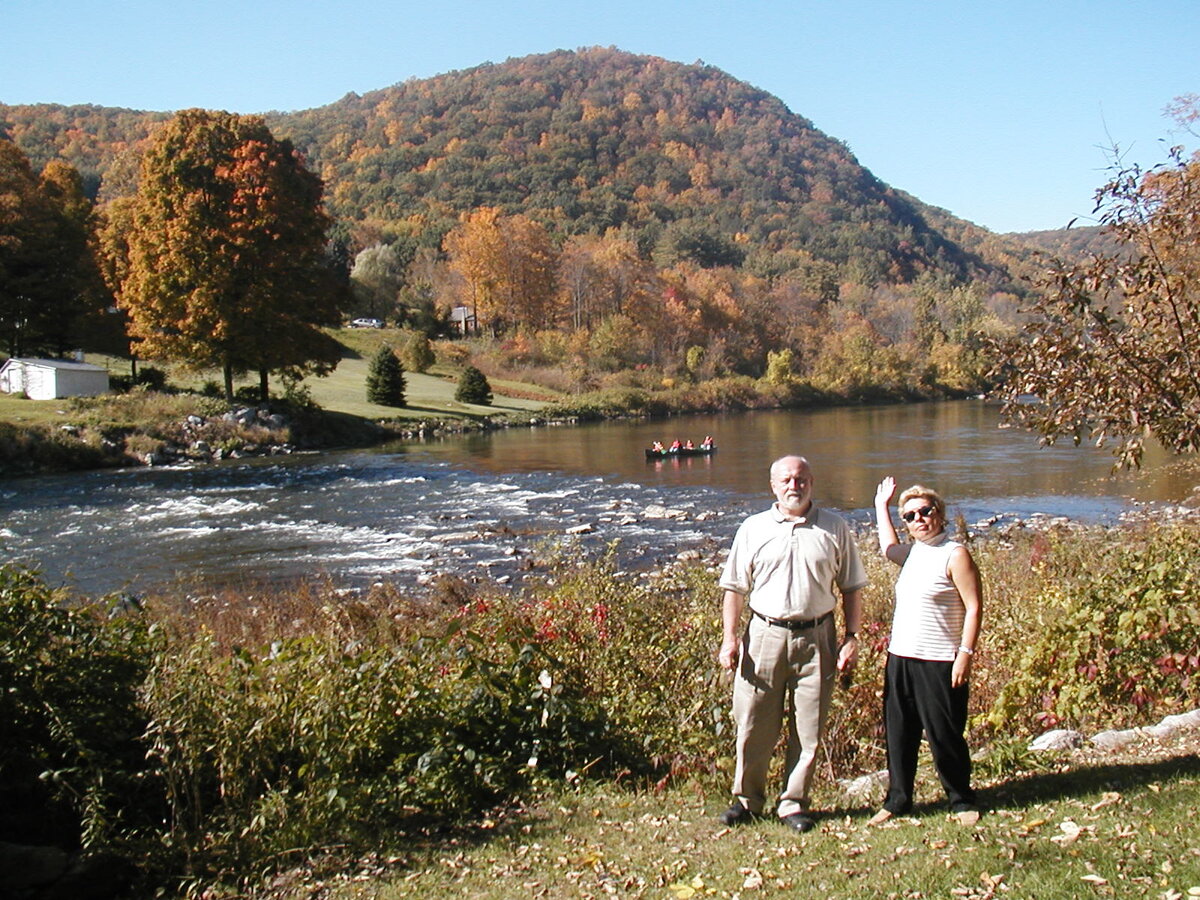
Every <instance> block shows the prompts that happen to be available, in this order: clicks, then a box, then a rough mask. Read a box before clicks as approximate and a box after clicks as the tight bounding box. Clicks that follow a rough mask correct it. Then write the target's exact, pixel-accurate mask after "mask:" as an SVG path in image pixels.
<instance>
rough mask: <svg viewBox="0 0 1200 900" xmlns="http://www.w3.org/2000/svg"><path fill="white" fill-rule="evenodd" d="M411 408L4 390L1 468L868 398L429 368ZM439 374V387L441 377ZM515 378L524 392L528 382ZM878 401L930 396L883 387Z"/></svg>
mask: <svg viewBox="0 0 1200 900" xmlns="http://www.w3.org/2000/svg"><path fill="white" fill-rule="evenodd" d="M422 378H424V380H423V381H417V382H416V386H417V387H418V389H417V390H415V391H414V390H410V391H409V394H408V396H407V405H406V407H405V408H404V410H403V415H399V414H398V415H395V416H370V417H368V416H364V415H360V414H356V413H351V412H346V411H343V410H338V409H325V408H322V407H320V406H318V405H317V404H315V403H314V402H312V400H311V398H309V397H307V396H302V397H300V398H299V399H295V398H288V397H284V398H281V399H275V400H271V401H269V402H267V403H264V404H232V405H231V404H227V403H225V402H224V401H221V400H218V399H215V398H213V397H211V396H207V395H204V394H196V393H192V392H187V391H176V392H161V391H153V390H146V389H143V388H135V389H133V390H131V391H130V392H129V393H126V394H110V395H106V396H103V397H96V398H72V399H69V400H61V401H31V400H20V399H15V398H12V397H9V396H3V397H0V477H12V476H18V475H30V474H46V473H51V472H70V471H84V470H89V469H100V468H113V467H124V466H139V465H144V466H156V465H172V464H189V463H190V464H201V463H207V462H215V461H219V460H223V459H238V458H246V457H261V456H277V455H288V454H291V453H294V452H296V451H298V450H305V451H313V450H318V451H319V450H331V449H338V448H358V447H371V446H376V445H379V444H383V443H387V442H389V441H399V440H411V441H422V440H428V439H436V438H442V437H447V436H453V435H462V434H470V433H472V432H481V431H495V430H502V429H506V428H514V427H539V426H547V425H569V424H578V423H581V422H596V421H604V420H614V419H643V420H652V419H667V418H671V417H673V416H680V415H695V414H699V413H717V412H730V411H745V410H763V409H793V410H806V409H821V408H829V407H834V406H839V405H846V406H861V405H862V404H863V402H864V398H861V397H857V398H852V397H842V396H836V395H832V394H828V393H822V392H818V391H815V390H813V389H811V388H810V387H808V386H807V385H804V384H803V383H799V382H797V383H794V384H782V385H781V384H775V383H768V382H764V381H761V380H755V379H751V378H747V377H726V378H719V379H713V380H711V381H706V382H701V383H698V384H694V385H688V386H686V387H684V388H673V389H669V390H660V391H647V390H642V389H620V390H610V391H602V392H594V393H589V394H582V395H579V396H577V397H572V398H563V399H559V400H555V401H530V400H529V399H528V397H526V396H522V397H519V398H517V401H516V402H514V403H512V404H509V403H506V402H505V400H504V397H503V396H498V397H497V400H496V402H495V404H494V406H492V407H485V406H478V405H472V404H464V403H448V402H446V401H445V399H444V397H443V394H444V381H445V379H438V378H430V377H428V376H422ZM430 386H432V387H430ZM508 389H510V390H515V391H517V393H518V394H523V393H525V392H523V391H522V390H521V389H520V388H519V387H516V386H509V388H508ZM870 399H872V400H874V401H875V402H883V403H900V402H911V401H914V400H928V399H930V398H927V397H909V396H892V395H881V396H880V397H877V398H876V397H872V398H870Z"/></svg>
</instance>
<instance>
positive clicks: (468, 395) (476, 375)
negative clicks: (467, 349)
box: [454, 366, 492, 406]
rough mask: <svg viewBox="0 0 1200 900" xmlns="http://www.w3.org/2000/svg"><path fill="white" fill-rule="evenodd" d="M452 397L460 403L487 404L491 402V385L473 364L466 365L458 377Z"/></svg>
mask: <svg viewBox="0 0 1200 900" xmlns="http://www.w3.org/2000/svg"><path fill="white" fill-rule="evenodd" d="M454 399H455V400H457V401H459V402H460V403H478V404H479V405H481V406H489V405H491V402H492V386H491V385H490V384H488V380H487V376H486V375H484V374H483V373H482V372H480V371H479V370H478V369H477V368H475V367H474V366H467V367H466V369H464V370H463V373H462V375H461V376H459V379H458V388H457V389H456V390H455V391H454Z"/></svg>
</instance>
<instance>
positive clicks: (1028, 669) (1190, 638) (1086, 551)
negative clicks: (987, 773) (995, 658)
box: [988, 526, 1200, 730]
mask: <svg viewBox="0 0 1200 900" xmlns="http://www.w3.org/2000/svg"><path fill="white" fill-rule="evenodd" d="M1047 553H1048V554H1049V558H1048V559H1047V561H1045V562H1043V563H1042V566H1043V576H1044V577H1043V580H1042V583H1041V585H1040V586H1039V589H1038V591H1037V593H1036V594H1035V596H1034V598H1033V601H1032V602H1033V604H1034V609H1035V610H1036V618H1037V621H1036V626H1035V627H1034V628H1032V629H1030V631H1029V632H1028V634H1027V635H1026V640H1025V641H1024V642H1023V644H1021V645H1018V646H1014V647H1012V648H1011V651H1012V653H1013V655H1014V657H1015V658H1016V660H1017V662H1016V665H1015V671H1014V672H1013V676H1012V678H1011V680H1010V681H1009V682H1008V683H1007V684H1006V685H1005V687H1004V688H1003V690H1002V691H1001V693H1000V696H999V698H998V700H997V703H996V705H995V707H994V708H993V709H992V711H991V714H990V715H989V717H988V721H989V723H990V724H991V725H993V726H996V727H1000V726H1004V727H1011V726H1012V725H1016V726H1018V727H1024V728H1032V729H1038V730H1041V729H1045V728H1051V727H1056V726H1059V725H1068V726H1071V727H1076V728H1083V727H1087V726H1098V725H1102V726H1104V727H1118V726H1121V725H1129V724H1134V723H1137V722H1140V721H1145V719H1146V717H1147V716H1159V715H1162V714H1166V713H1177V712H1181V711H1183V710H1184V709H1185V708H1187V709H1191V708H1194V707H1196V706H1197V705H1200V544H1198V543H1197V541H1196V535H1195V531H1194V530H1193V529H1187V528H1182V527H1179V526H1161V527H1148V528H1147V529H1146V530H1145V531H1143V532H1141V533H1139V532H1135V531H1134V530H1132V529H1123V530H1122V531H1121V532H1120V536H1119V537H1117V538H1114V537H1113V536H1112V535H1102V536H1097V535H1095V534H1074V533H1073V534H1071V535H1070V536H1069V537H1068V538H1066V539H1055V540H1053V541H1052V542H1051V543H1049V544H1048V547H1047ZM1051 572H1053V575H1051Z"/></svg>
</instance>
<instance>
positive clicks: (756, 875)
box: [742, 869, 763, 891]
mask: <svg viewBox="0 0 1200 900" xmlns="http://www.w3.org/2000/svg"><path fill="white" fill-rule="evenodd" d="M762 886H763V877H762V872H760V871H758V869H747V870H746V879H745V881H743V882H742V887H743V888H744V889H745V890H747V891H753V890H757V889H758V888H760V887H762Z"/></svg>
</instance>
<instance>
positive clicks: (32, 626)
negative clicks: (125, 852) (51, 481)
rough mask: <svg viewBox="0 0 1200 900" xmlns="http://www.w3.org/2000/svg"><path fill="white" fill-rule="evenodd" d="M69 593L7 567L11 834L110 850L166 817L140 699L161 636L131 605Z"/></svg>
mask: <svg viewBox="0 0 1200 900" xmlns="http://www.w3.org/2000/svg"><path fill="white" fill-rule="evenodd" d="M66 600H67V598H66V597H65V596H64V595H63V594H62V593H61V592H59V591H55V590H52V589H50V588H48V587H47V586H46V585H45V584H44V583H43V582H42V580H41V579H40V578H39V577H38V576H37V575H36V574H35V573H33V572H30V571H28V570H25V569H22V568H20V567H17V566H12V565H5V566H0V684H3V685H4V690H3V692H0V721H3V722H4V739H3V740H2V741H0V808H3V809H4V813H5V815H4V822H5V826H6V829H7V833H5V834H3V839H4V840H10V841H11V840H16V841H18V842H21V843H38V842H44V843H53V844H58V845H60V846H65V847H73V846H79V845H82V846H84V847H88V848H100V847H104V846H109V847H111V846H114V845H120V844H122V843H127V842H128V841H130V840H132V839H133V838H134V837H135V836H137V835H138V834H139V833H141V832H142V830H143V829H146V828H148V827H149V826H150V825H151V824H152V823H153V822H154V821H156V820H158V819H160V818H161V816H162V812H163V808H162V804H161V794H160V793H159V792H158V785H157V784H156V783H155V782H154V780H153V779H152V778H151V777H150V775H149V772H148V767H147V764H146V761H145V749H144V747H143V746H142V745H141V743H140V737H141V734H142V732H143V730H144V728H145V725H146V720H145V717H144V715H143V713H142V711H141V709H140V708H139V706H138V690H139V689H140V687H141V684H142V681H143V679H144V677H145V675H146V672H147V671H148V669H149V666H150V660H151V656H152V651H153V648H154V647H155V645H156V642H155V639H154V636H153V634H152V632H151V630H150V629H149V628H148V625H147V623H146V621H145V619H144V617H143V616H142V615H141V614H140V613H139V612H138V611H137V610H135V609H132V610H125V611H123V612H118V611H117V610H116V609H115V608H114V603H110V602H104V601H101V602H96V603H82V604H71V605H68V604H67V603H66ZM114 602H115V601H114Z"/></svg>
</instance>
